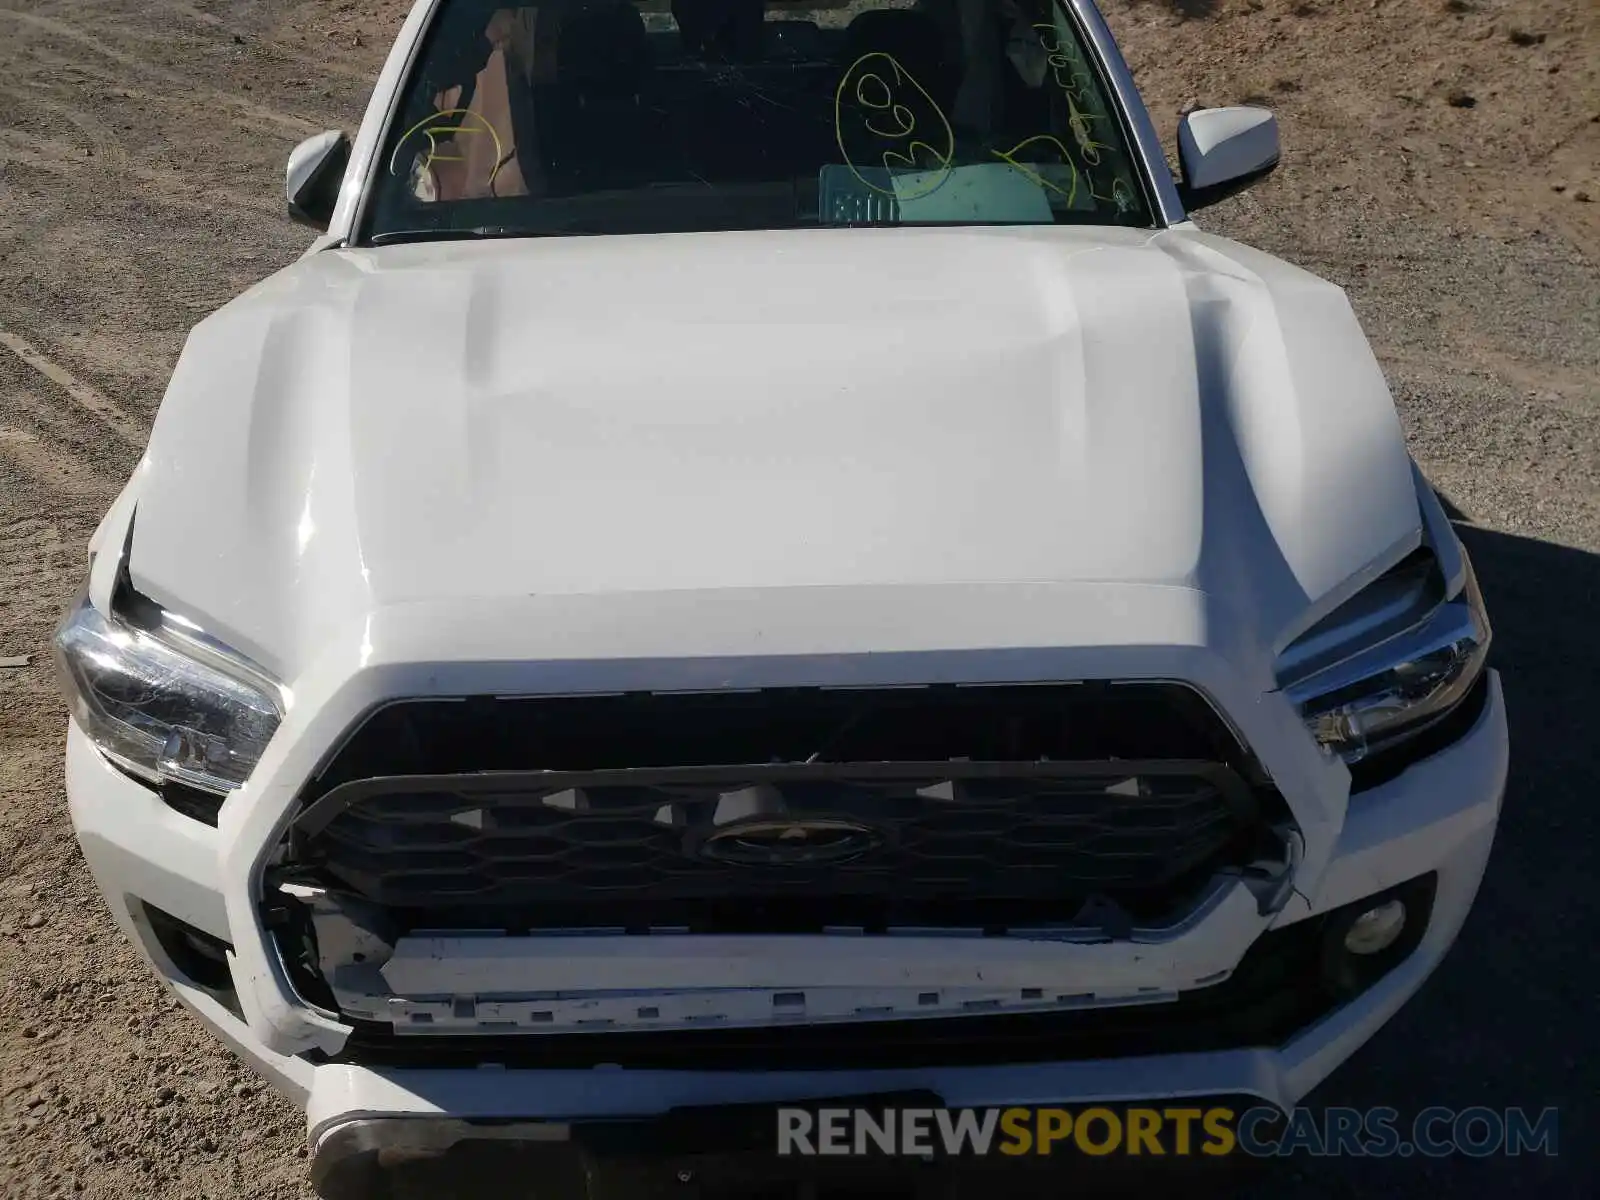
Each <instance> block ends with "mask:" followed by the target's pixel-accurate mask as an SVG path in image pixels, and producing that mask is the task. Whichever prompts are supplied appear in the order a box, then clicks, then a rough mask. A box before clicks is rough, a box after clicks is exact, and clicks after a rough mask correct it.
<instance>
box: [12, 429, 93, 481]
mask: <svg viewBox="0 0 1600 1200" xmlns="http://www.w3.org/2000/svg"><path fill="white" fill-rule="evenodd" d="M0 460H3V461H5V462H7V463H9V464H10V465H11V466H12V467H13V468H15V469H16V471H18V472H19V473H20V474H23V475H26V476H28V477H29V478H31V479H33V480H34V481H35V482H37V483H39V484H40V485H42V486H44V487H46V488H49V489H51V490H55V491H62V492H65V493H67V494H69V495H71V496H103V495H105V493H106V490H107V489H106V480H105V477H104V476H102V475H101V474H100V472H99V471H98V470H97V469H96V468H95V467H94V465H93V464H92V463H89V462H87V461H86V460H84V459H81V458H79V457H78V456H77V455H75V454H72V453H71V452H70V451H65V450H63V449H62V448H61V447H60V446H56V445H53V444H48V443H46V442H45V440H44V439H42V438H40V437H39V436H38V435H37V434H35V433H33V432H32V431H30V430H27V429H17V428H14V427H12V426H9V425H3V424H0Z"/></svg>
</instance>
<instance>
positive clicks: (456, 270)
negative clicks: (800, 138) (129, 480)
mask: <svg viewBox="0 0 1600 1200" xmlns="http://www.w3.org/2000/svg"><path fill="white" fill-rule="evenodd" d="M137 503H138V508H137V518H136V522H137V523H136V531H135V537H134V543H133V551H132V555H131V569H132V573H133V578H134V582H135V584H136V585H137V586H138V587H139V588H140V589H141V590H143V591H145V592H146V593H147V594H149V595H151V596H152V597H153V598H155V599H157V600H158V601H161V602H163V603H166V604H169V605H171V606H173V607H176V608H179V609H181V610H182V611H184V612H185V613H187V614H188V615H189V616H191V617H192V618H193V619H196V620H198V621H200V622H202V623H203V624H206V625H207V626H209V627H210V628H211V629H213V630H214V631H215V632H216V633H217V634H218V635H219V636H221V637H223V638H224V639H225V640H227V641H229V642H231V643H232V644H234V645H236V646H237V647H238V648H239V649H241V650H242V651H244V652H246V653H249V654H251V655H253V656H254V657H256V658H257V659H258V660H260V661H261V662H262V663H263V665H265V666H267V667H269V668H270V669H273V670H275V671H278V672H279V673H280V674H283V675H284V676H286V677H290V676H292V675H293V673H294V671H295V670H297V669H298V668H299V667H300V666H301V665H303V664H304V662H305V661H306V660H307V658H308V656H310V655H313V654H315V653H316V652H317V650H318V648H319V647H320V646H321V645H322V644H323V643H324V642H325V640H326V639H327V638H329V637H330V636H332V635H333V631H334V630H336V629H337V628H339V627H340V626H341V625H344V624H347V623H348V622H349V621H350V620H351V619H352V618H354V617H358V616H359V615H361V614H363V613H371V612H373V611H376V610H378V609H382V608H385V607H388V606H395V605H403V604H407V603H410V602H414V601H450V600H453V599H457V598H459V599H462V600H474V601H476V600H484V599H494V598H501V597H515V596H526V595H535V594H537V595H551V594H575V593H618V592H655V591H673V590H679V589H724V588H742V587H752V588H802V587H822V586H851V585H896V584H899V585H918V584H939V583H970V582H1006V581H1059V582H1076V581H1118V582H1127V583H1149V584H1157V585H1161V584H1165V585H1181V586H1189V587H1195V588H1199V589H1202V590H1205V591H1208V592H1212V593H1215V594H1220V595H1224V596H1226V597H1227V598H1228V599H1229V601H1230V602H1231V603H1234V604H1236V605H1237V606H1240V607H1241V608H1245V609H1248V610H1249V611H1250V612H1251V614H1252V616H1251V620H1252V622H1254V623H1255V624H1257V625H1258V626H1259V627H1260V629H1261V632H1262V637H1263V638H1266V639H1272V638H1274V637H1276V636H1277V635H1278V633H1279V632H1280V631H1281V630H1282V629H1283V628H1284V627H1286V626H1287V625H1288V624H1289V623H1292V622H1293V621H1295V620H1296V619H1297V616H1298V615H1299V614H1301V613H1303V612H1304V611H1305V609H1306V607H1307V605H1308V604H1315V603H1316V602H1317V601H1318V600H1319V598H1323V597H1326V596H1328V595H1330V594H1331V593H1332V591H1333V590H1334V589H1337V588H1339V587H1340V586H1341V585H1342V584H1344V583H1345V582H1346V581H1347V580H1349V579H1350V578H1351V577H1352V575H1353V574H1355V573H1358V572H1361V571H1363V570H1368V569H1370V568H1372V566H1373V564H1374V563H1378V562H1380V560H1383V559H1384V558H1385V557H1386V556H1387V557H1393V556H1394V555H1395V554H1396V553H1397V548H1399V547H1403V546H1404V545H1405V544H1407V542H1408V540H1413V541H1414V539H1415V537H1416V533H1417V528H1418V525H1419V517H1418V511H1417V505H1416V501H1415V494H1414V487H1413V482H1412V476H1411V473H1410V466H1409V462H1408V459H1407V456H1406V451H1405V448H1404V445H1403V440H1402V437H1401V432H1400V429H1399V426H1398V423H1397V420H1396V416H1395V413H1394V411H1393V408H1392V405H1391V402H1390V399H1389V395H1388V391H1387V389H1386V387H1385V385H1384V381H1383V378H1382V375H1381V372H1380V371H1379V368H1378V366H1377V364H1376V362H1375V361H1374V359H1373V356H1372V354H1371V352H1370V350H1369V349H1368V347H1367V344H1366V341H1365V339H1364V338H1363V336H1362V334H1361V331H1360V329H1359V328H1358V326H1357V324H1356V321H1355V319H1354V317H1353V315H1352V313H1351V310H1350V308H1349V305H1348V303H1347V301H1346V299H1345V297H1344V295H1343V293H1342V292H1341V291H1339V290H1338V289H1337V288H1335V287H1333V286H1331V285H1329V284H1327V283H1324V282H1322V281H1320V280H1318V279H1316V278H1315V277H1313V276H1311V275H1308V274H1306V273H1304V272H1302V271H1299V270H1297V269H1295V268H1292V267H1290V266H1288V265H1286V264H1284V263H1281V262H1279V261H1277V260H1275V259H1272V258H1270V257H1268V256H1266V255H1262V254H1259V253H1256V252H1253V251H1249V250H1246V249H1244V248H1242V247H1239V246H1237V245H1234V244H1232V243H1229V242H1226V241H1223V240H1221V239H1217V238H1213V237H1209V236H1206V235H1203V234H1199V233H1196V232H1193V231H1182V230H1174V231H1168V232H1165V233H1161V234H1156V235H1152V234H1151V233H1149V232H1148V231H1144V232H1140V231H1118V230H1106V229H1097V230H1078V229H1009V230H993V229H989V230H986V229H964V230H938V229H900V230H894V229H890V230H815V231H792V232H773V233H749V234H744V233H726V234H690V235H669V236H652V237H592V238H591V237H574V238H550V239H538V240H506V241H487V242H480V243H461V242H457V243H436V244H432V245H416V246H397V247H388V248H383V249H374V250H335V251H327V252H323V253H318V254H314V255H310V256H308V257H307V258H305V259H302V260H301V261H299V262H297V263H296V264H294V265H292V266H290V267H288V268H286V269H285V270H283V271H281V272H279V273H278V274H276V275H274V276H272V277H271V278H269V279H268V280H266V281H264V282H263V283H262V284H260V285H258V286H257V287H256V288H254V289H252V290H251V291H250V292H248V293H246V294H245V295H243V296H241V297H240V298H239V299H237V300H235V301H234V302H233V303H231V304H229V305H228V306H227V307H225V308H224V309H222V310H220V311H219V312H218V313H216V314H214V315H213V316H211V317H210V318H208V319H207V320H206V321H204V322H203V323H202V324H201V325H200V326H198V327H197V328H196V329H195V331H194V332H193V334H192V335H191V337H190V339H189V342H188V345H187V347H186V349H185V351H184V353H183V356H182V358H181V360H180V362H179V364H178V367H177V370H176V372H175V374H174V376H173V378H172V382H171V384H170V387H169V390H168V393H167V396H166V399H165V401H164V403H163V405H162V408H161V411H160V414H159V416H158V419H157V422H156V425H155V429H154V432H153V435H152V438H151V442H150V446H149V451H148V455H147V461H146V464H145V469H144V471H143V472H142V474H141V481H140V483H139V494H138V501H137ZM666 649H667V648H663V650H664V652H665V651H666Z"/></svg>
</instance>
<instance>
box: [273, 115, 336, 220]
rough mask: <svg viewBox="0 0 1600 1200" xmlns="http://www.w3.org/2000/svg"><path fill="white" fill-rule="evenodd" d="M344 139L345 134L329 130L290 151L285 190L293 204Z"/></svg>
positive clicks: (285, 175)
mask: <svg viewBox="0 0 1600 1200" xmlns="http://www.w3.org/2000/svg"><path fill="white" fill-rule="evenodd" d="M343 137H344V134H342V133H341V132H339V130H337V129H328V130H325V131H324V132H322V133H319V134H315V135H313V136H312V137H308V138H307V139H306V140H305V141H303V142H301V143H300V144H299V145H298V146H296V147H295V148H294V149H293V150H291V151H289V166H288V169H287V170H286V171H285V172H284V190H285V191H286V192H287V193H288V196H289V200H290V202H291V203H293V202H294V200H295V199H296V198H297V197H298V196H299V195H300V192H301V191H302V189H304V188H305V186H306V184H307V183H309V182H310V181H311V178H312V176H314V175H315V174H316V173H317V168H318V167H320V166H321V165H322V160H323V159H325V158H327V157H328V155H329V154H330V153H332V151H333V149H334V148H335V147H336V146H338V144H339V141H340V139H342V138H343Z"/></svg>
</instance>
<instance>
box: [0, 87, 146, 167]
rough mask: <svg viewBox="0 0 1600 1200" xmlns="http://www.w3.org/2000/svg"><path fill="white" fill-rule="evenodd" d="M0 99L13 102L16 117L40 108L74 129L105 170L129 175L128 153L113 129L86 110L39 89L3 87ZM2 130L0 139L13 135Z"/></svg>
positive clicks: (12, 109)
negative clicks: (3, 98) (40, 91)
mask: <svg viewBox="0 0 1600 1200" xmlns="http://www.w3.org/2000/svg"><path fill="white" fill-rule="evenodd" d="M0 96H4V97H6V98H7V100H8V101H9V103H8V105H7V108H8V110H9V111H10V112H12V113H15V112H16V111H17V109H18V108H22V109H26V108H29V107H32V108H37V109H39V110H41V111H43V112H46V113H49V114H51V115H52V116H53V117H54V118H56V119H57V120H59V121H62V122H65V123H66V124H68V125H71V126H72V127H73V128H74V129H76V130H77V131H78V132H79V133H81V134H82V135H83V138H84V141H86V142H88V143H89V150H90V152H91V155H92V157H93V158H94V159H95V160H96V166H97V167H98V168H100V169H102V170H112V171H125V170H127V168H128V163H129V159H128V151H127V148H126V147H124V146H123V144H122V140H121V139H120V138H118V137H117V136H116V134H114V133H112V132H111V128H110V126H108V125H107V124H106V123H105V122H104V121H102V120H100V119H99V118H98V117H96V116H94V115H93V114H92V113H90V112H88V111H87V110H86V109H83V108H80V107H79V106H77V105H74V104H67V103H64V102H62V101H60V100H56V99H52V98H51V97H49V96H44V95H41V94H40V93H39V90H38V89H37V88H30V89H24V88H19V87H15V86H11V85H5V86H0ZM11 133H13V131H11V130H0V137H3V136H4V135H6V134H11Z"/></svg>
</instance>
